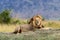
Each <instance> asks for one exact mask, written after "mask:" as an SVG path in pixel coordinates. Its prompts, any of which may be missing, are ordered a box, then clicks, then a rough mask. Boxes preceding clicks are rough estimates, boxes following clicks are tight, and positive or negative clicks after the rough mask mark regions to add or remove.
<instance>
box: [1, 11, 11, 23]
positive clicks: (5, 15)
mask: <svg viewBox="0 0 60 40" xmlns="http://www.w3.org/2000/svg"><path fill="white" fill-rule="evenodd" d="M10 20H11V17H10V11H9V10H4V11H2V12H1V13H0V23H10Z"/></svg>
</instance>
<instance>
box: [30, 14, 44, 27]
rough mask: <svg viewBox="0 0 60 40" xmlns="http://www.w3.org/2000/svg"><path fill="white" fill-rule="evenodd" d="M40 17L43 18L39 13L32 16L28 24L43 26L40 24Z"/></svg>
mask: <svg viewBox="0 0 60 40" xmlns="http://www.w3.org/2000/svg"><path fill="white" fill-rule="evenodd" d="M42 19H43V18H42V17H41V16H40V15H36V16H33V17H32V18H31V19H30V21H29V24H31V25H32V26H33V27H38V28H44V26H43V25H42Z"/></svg>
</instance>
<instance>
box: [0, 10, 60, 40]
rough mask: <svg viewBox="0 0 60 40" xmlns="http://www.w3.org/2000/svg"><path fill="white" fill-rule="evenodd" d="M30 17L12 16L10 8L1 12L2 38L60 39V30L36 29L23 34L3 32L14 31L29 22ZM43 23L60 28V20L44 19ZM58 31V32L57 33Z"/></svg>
mask: <svg viewBox="0 0 60 40" xmlns="http://www.w3.org/2000/svg"><path fill="white" fill-rule="evenodd" d="M28 20H29V19H26V20H22V19H15V18H12V17H11V14H10V10H4V11H2V12H0V40H59V39H60V32H59V31H58V32H57V31H36V32H28V34H27V33H22V34H11V35H10V34H4V33H1V32H13V31H14V29H15V27H17V26H19V25H21V24H26V23H28ZM43 20H44V19H43ZM42 24H43V25H44V26H45V27H52V28H54V29H56V28H60V21H51V20H49V21H48V20H44V21H43V22H42ZM57 33H58V34H57Z"/></svg>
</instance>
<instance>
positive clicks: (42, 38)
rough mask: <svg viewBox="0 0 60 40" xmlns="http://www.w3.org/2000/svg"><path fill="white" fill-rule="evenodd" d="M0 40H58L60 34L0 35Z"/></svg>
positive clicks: (45, 32) (48, 32) (46, 32)
mask: <svg viewBox="0 0 60 40" xmlns="http://www.w3.org/2000/svg"><path fill="white" fill-rule="evenodd" d="M59 31H60V30H59ZM0 40H60V32H58V33H57V31H56V32H54V31H35V32H26V33H21V34H3V33H0Z"/></svg>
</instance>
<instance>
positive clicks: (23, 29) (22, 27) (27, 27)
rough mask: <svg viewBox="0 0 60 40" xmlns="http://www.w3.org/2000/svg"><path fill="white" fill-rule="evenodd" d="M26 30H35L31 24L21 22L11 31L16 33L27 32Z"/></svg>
mask: <svg viewBox="0 0 60 40" xmlns="http://www.w3.org/2000/svg"><path fill="white" fill-rule="evenodd" d="M27 31H35V28H34V27H32V25H30V24H23V25H20V26H19V27H17V28H16V29H15V30H14V32H13V33H14V34H17V33H22V32H27Z"/></svg>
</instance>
